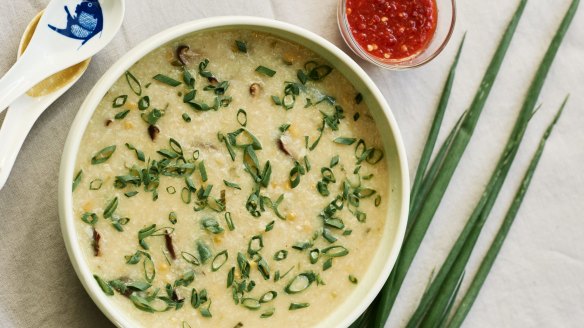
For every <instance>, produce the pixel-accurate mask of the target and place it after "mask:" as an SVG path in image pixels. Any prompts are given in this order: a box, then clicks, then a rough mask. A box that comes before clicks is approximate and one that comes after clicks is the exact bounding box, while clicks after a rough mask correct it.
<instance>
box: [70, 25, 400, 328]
mask: <svg viewBox="0 0 584 328" xmlns="http://www.w3.org/2000/svg"><path fill="white" fill-rule="evenodd" d="M232 28H245V29H251V30H256V31H261V32H267V33H270V34H272V35H275V36H278V37H280V38H283V39H288V40H291V41H293V42H296V43H298V44H301V45H303V46H305V47H307V48H309V49H311V50H312V51H314V52H316V53H318V54H319V55H320V56H322V57H323V58H324V59H326V60H328V61H329V62H330V63H331V64H333V66H334V67H335V68H336V69H337V70H339V71H340V72H341V73H342V74H344V75H345V76H346V77H347V78H348V79H349V81H352V83H353V85H354V86H355V87H356V88H357V90H359V91H360V92H361V93H362V94H363V96H364V97H363V98H364V100H365V102H366V103H367V106H368V107H369V109H370V112H371V115H372V116H373V118H374V119H375V121H376V123H377V126H378V128H379V132H380V133H381V137H382V139H383V140H384V148H385V149H384V152H385V160H386V161H387V162H388V167H389V169H390V179H391V181H390V185H389V190H388V191H387V193H388V202H389V204H388V208H389V210H388V215H387V217H386V222H387V223H386V225H385V231H384V234H383V237H382V239H381V241H380V247H379V249H378V251H377V252H376V253H375V254H372V256H373V258H372V261H371V265H370V268H369V270H368V272H367V274H366V275H365V276H364V277H362V278H361V279H360V281H359V284H358V285H357V287H356V288H355V291H354V292H353V293H352V294H351V296H350V297H349V298H348V299H347V300H346V301H345V302H344V303H342V304H341V306H339V307H338V308H337V309H336V310H335V311H334V312H333V313H332V314H331V315H329V316H328V317H324V318H322V321H321V323H320V324H319V325H318V327H323V328H324V327H347V326H349V325H350V324H351V323H352V322H353V321H354V320H355V319H356V318H357V317H358V316H359V315H360V314H361V313H362V312H363V311H364V310H365V309H366V308H367V306H368V305H369V304H370V303H371V302H372V301H373V299H374V298H375V296H376V295H377V293H378V292H379V290H380V289H381V287H383V284H384V283H385V280H386V279H387V277H388V276H389V273H390V271H391V269H392V268H393V265H394V263H395V261H396V258H397V255H398V252H399V250H400V247H401V244H402V241H403V237H404V233H405V229H406V223H407V212H408V206H409V177H408V167H407V163H406V154H405V151H404V146H403V143H402V140H401V135H400V132H399V129H398V127H397V123H396V122H395V119H394V117H393V115H392V113H391V111H390V109H389V106H388V105H387V103H386V101H385V99H384V98H383V95H382V94H381V92H380V91H379V89H377V87H376V86H375V84H374V83H373V81H371V79H370V78H369V76H367V74H366V73H365V72H364V71H363V69H361V67H359V65H357V63H355V62H354V61H353V60H352V59H351V58H350V57H349V56H347V55H346V54H345V53H344V52H342V51H341V50H340V49H339V48H337V47H336V46H334V45H333V44H332V43H330V42H329V41H327V40H325V39H323V38H322V37H320V36H318V35H316V34H314V33H312V32H309V31H307V30H304V29H302V28H300V27H297V26H294V25H290V24H286V23H282V22H279V21H275V20H270V19H264V18H256V17H214V18H208V19H202V20H197V21H193V22H189V23H185V24H182V25H178V26H175V27H172V28H170V29H167V30H165V31H163V32H160V33H158V34H156V35H154V36H152V37H151V38H149V39H147V40H146V41H144V42H142V43H140V44H139V45H138V46H136V47H135V48H134V49H132V50H131V51H129V52H128V53H127V54H126V55H125V56H123V57H122V58H121V59H120V60H118V61H117V62H116V63H115V64H114V65H113V66H112V67H111V68H110V69H109V70H108V71H107V72H106V73H105V74H104V75H103V77H102V78H101V79H100V80H99V81H98V82H97V83H96V84H95V87H94V88H93V89H92V90H91V92H90V93H89V95H87V98H86V99H85V101H84V102H83V104H82V105H81V108H80V110H79V112H78V113H77V116H76V117H75V120H74V121H73V124H72V126H71V130H70V131H69V136H68V137H67V142H66V143H65V149H64V151H63V157H62V159H61V171H60V175H59V215H60V219H61V230H62V232H63V238H64V239H65V245H66V247H67V252H68V253H69V257H70V259H71V262H72V263H73V267H74V268H75V271H76V272H77V275H78V276H79V279H80V280H81V283H82V284H83V286H84V287H85V290H86V291H87V293H88V294H89V296H91V298H92V299H93V301H94V302H95V304H97V306H98V307H99V308H100V309H101V311H102V312H103V313H104V314H105V315H106V316H107V317H108V318H109V319H110V320H111V321H112V322H113V323H114V324H115V325H117V326H119V327H135V326H136V324H135V323H133V321H132V320H131V318H129V317H128V316H126V315H125V314H124V313H123V312H121V311H120V310H118V309H117V308H116V307H115V306H114V305H113V304H112V302H111V301H110V300H109V299H108V298H107V296H106V295H105V294H104V293H103V292H102V291H101V289H100V288H99V286H98V285H97V283H96V281H95V280H94V279H93V276H92V273H91V271H90V270H89V268H88V266H87V263H86V261H85V258H84V255H83V253H82V251H81V248H80V246H79V244H78V242H77V233H76V230H75V222H74V220H76V219H78V218H75V217H74V216H73V197H72V192H71V185H72V183H73V175H74V174H75V173H74V170H75V160H76V157H77V151H78V149H79V144H80V142H81V139H82V136H83V134H84V132H85V128H86V127H87V124H88V123H89V120H90V118H91V116H92V115H93V112H94V110H95V109H96V107H97V105H98V104H99V102H100V101H101V99H102V97H103V96H104V95H105V93H106V92H107V91H108V90H109V88H110V87H111V86H112V85H113V83H114V82H115V81H116V80H117V79H118V78H119V77H120V76H121V75H122V74H124V72H125V71H126V70H127V69H128V68H130V67H131V66H132V65H133V64H134V63H135V62H136V61H138V60H139V59H140V58H142V57H144V56H145V55H146V54H148V53H149V52H151V51H152V50H154V49H156V48H158V47H160V46H162V45H164V44H166V43H168V42H170V41H172V40H174V39H177V38H181V37H183V36H185V35H188V34H190V33H192V32H197V31H203V30H221V29H232Z"/></svg>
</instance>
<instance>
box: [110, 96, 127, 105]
mask: <svg viewBox="0 0 584 328" xmlns="http://www.w3.org/2000/svg"><path fill="white" fill-rule="evenodd" d="M127 99H128V95H121V96H117V97H116V99H114V102H113V103H112V107H113V108H118V107H122V106H124V104H125V103H126V100H127Z"/></svg>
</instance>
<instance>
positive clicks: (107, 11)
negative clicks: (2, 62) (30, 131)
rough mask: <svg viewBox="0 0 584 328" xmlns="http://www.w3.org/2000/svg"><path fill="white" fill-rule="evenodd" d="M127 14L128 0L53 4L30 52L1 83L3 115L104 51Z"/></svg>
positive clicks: (57, 1)
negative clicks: (51, 78) (38, 86)
mask: <svg viewBox="0 0 584 328" xmlns="http://www.w3.org/2000/svg"><path fill="white" fill-rule="evenodd" d="M124 10H125V4H124V0H52V1H51V2H50V3H49V5H48V6H47V8H46V9H45V12H44V14H43V16H42V17H41V19H40V21H39V23H38V28H37V29H36V31H35V33H34V35H33V37H32V39H31V40H30V44H29V45H28V47H27V49H26V51H25V52H24V53H23V54H22V56H21V57H20V59H19V60H18V61H17V62H16V64H14V66H12V68H11V69H10V70H9V71H8V72H7V73H6V75H4V77H3V78H2V79H0V112H2V111H3V110H4V109H6V107H8V106H9V105H10V104H11V103H12V102H13V101H14V100H16V98H18V97H19V96H20V95H22V94H24V93H25V92H26V91H27V90H29V89H30V88H32V87H33V86H34V85H35V84H37V83H39V82H40V81H42V80H44V79H45V78H47V77H49V76H51V75H53V74H55V73H57V72H59V71H62V70H64V69H65V68H67V67H70V66H71V65H75V64H77V63H80V62H82V61H84V60H85V59H87V58H90V57H91V56H93V55H94V54H95V53H97V52H98V51H100V50H101V49H103V47H105V46H106V45H107V44H108V43H109V42H110V41H111V40H112V39H113V37H114V36H115V35H116V33H117V32H118V30H119V28H120V26H121V25H122V21H123V18H124Z"/></svg>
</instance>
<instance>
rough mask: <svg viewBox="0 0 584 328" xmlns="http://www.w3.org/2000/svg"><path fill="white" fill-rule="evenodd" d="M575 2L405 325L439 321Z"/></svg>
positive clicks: (537, 94) (424, 325)
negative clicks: (462, 223)
mask: <svg viewBox="0 0 584 328" xmlns="http://www.w3.org/2000/svg"><path fill="white" fill-rule="evenodd" d="M578 3H579V0H574V1H573V2H572V5H571V6H570V8H569V10H568V12H567V13H566V15H565V17H564V19H563V21H562V23H561V25H560V27H559V29H558V31H557V32H556V35H555V36H554V38H553V40H552V42H551V44H550V46H549V48H548V50H547V52H546V54H545V56H544V58H543V60H542V62H541V64H540V66H539V68H538V71H537V72H536V74H535V77H534V79H533V81H532V83H531V85H530V88H529V91H528V92H527V95H526V98H525V100H524V103H523V106H522V108H521V112H520V114H519V117H518V118H517V121H516V123H515V126H514V128H513V131H512V133H511V135H510V137H509V140H508V142H507V145H506V147H505V149H504V151H503V154H502V155H501V158H500V160H499V162H498V164H497V167H496V169H495V171H494V172H493V175H492V176H491V179H490V181H489V183H488V185H487V187H486V188H485V191H484V192H483V195H482V197H481V199H480V201H479V203H478V204H477V206H476V207H475V210H474V211H473V213H472V214H471V216H470V217H469V219H468V221H467V223H466V225H465V227H464V229H463V230H462V232H461V233H460V235H459V237H458V239H457V241H456V243H455V244H454V246H453V247H452V249H451V251H450V253H449V254H448V257H447V258H446V260H445V262H444V264H443V265H442V267H441V268H440V271H439V272H438V274H437V275H436V278H435V279H434V281H433V282H432V284H431V285H430V287H429V288H428V291H427V292H426V293H425V295H424V296H423V297H422V299H421V301H420V304H419V306H418V308H417V309H416V311H415V312H414V314H413V315H412V317H411V319H410V322H409V323H408V327H417V326H418V325H420V326H421V327H435V326H436V323H437V322H439V320H440V318H441V316H442V313H443V312H444V309H445V307H447V306H448V302H449V297H450V295H452V294H453V293H454V291H455V289H456V288H457V285H458V281H459V279H460V277H461V275H462V274H463V272H464V270H465V267H466V264H467V262H468V259H469V258H470V255H471V253H472V250H473V248H474V245H475V243H476V241H477V239H478V237H479V234H480V232H481V230H482V227H483V225H484V223H485V221H486V219H487V218H488V215H489V213H490V211H491V209H492V207H493V205H494V203H495V201H496V199H497V196H498V194H499V191H500V190H501V188H502V185H503V183H504V181H505V178H506V176H507V174H508V172H509V169H510V167H511V164H512V162H513V159H514V158H515V155H516V154H517V151H518V149H519V145H520V143H521V140H522V138H523V136H524V134H525V130H526V128H527V124H528V122H529V120H530V119H531V117H532V116H533V114H534V112H535V110H536V109H535V105H536V102H537V99H538V97H539V94H540V92H541V89H542V87H543V84H544V81H545V78H546V76H547V73H548V71H549V69H550V66H551V64H552V62H553V60H554V58H555V55H556V53H557V51H558V48H559V46H560V44H561V41H562V39H563V37H564V35H565V33H566V31H567V29H568V27H569V25H570V23H571V21H572V19H573V17H574V14H575V12H576V10H577V7H578Z"/></svg>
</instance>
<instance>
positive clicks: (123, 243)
mask: <svg viewBox="0 0 584 328" xmlns="http://www.w3.org/2000/svg"><path fill="white" fill-rule="evenodd" d="M408 189H409V182H408V170H407V165H406V157H405V152H404V147H403V144H402V141H401V136H400V132H399V130H398V127H397V124H396V122H395V120H394V118H393V115H392V113H391V111H390V109H389V107H388V105H387V103H386V101H385V99H384V97H383V96H382V94H381V92H380V91H379V90H378V89H377V87H376V86H375V84H374V83H373V82H372V81H371V79H370V78H369V77H368V76H367V74H366V73H365V72H364V71H363V70H362V69H361V68H360V67H359V66H358V65H357V64H356V63H355V62H354V61H353V60H352V59H350V57H348V56H347V55H346V54H345V53H343V52H342V51H341V50H339V49H338V48H337V47H335V46H334V45H332V44H331V43H330V42H328V41H326V40H324V39H323V38H321V37H319V36H317V35H315V34H314V33H311V32H308V31H306V30H304V29H301V28H299V27H296V26H293V25H290V24H286V23H282V22H277V21H274V20H268V19H260V18H251V17H219V18H211V19H203V20H198V21H193V22H189V23H186V24H183V25H179V26H176V27H173V28H170V29H168V30H166V31H163V32H161V33H159V34H157V35H155V36H153V37H151V38H150V39H148V40H146V41H144V42H142V43H141V44H139V45H138V46H136V47H135V48H134V49H133V50H131V51H130V52H128V53H127V54H126V55H125V56H123V57H122V58H120V59H119V60H118V61H117V62H116V63H115V64H114V65H113V66H112V67H111V68H110V69H109V70H108V71H107V72H106V73H105V74H104V75H103V77H102V78H101V79H100V80H99V81H98V83H97V84H96V85H95V87H94V88H93V89H92V91H91V92H90V93H89V95H88V96H87V98H86V99H85V101H84V102H83V104H82V106H81V108H80V110H79V112H78V114H77V116H76V118H75V121H74V122H73V124H72V127H71V130H70V132H69V136H68V138H67V142H66V145H65V149H64V153H63V157H62V163H61V171H60V182H59V204H60V218H61V226H62V231H63V235H64V239H65V244H66V247H67V251H68V253H69V256H70V258H71V262H72V264H73V267H74V269H75V270H76V272H77V275H78V276H79V279H80V280H81V282H82V284H83V286H84V287H85V289H86V290H87V292H88V294H89V296H90V297H91V298H92V299H93V301H94V302H95V303H96V304H97V306H98V307H99V308H100V310H101V311H102V312H103V313H104V314H105V315H106V316H107V317H108V318H109V319H110V320H111V321H112V322H113V323H114V324H115V325H116V326H119V327H177V328H179V327H180V328H182V327H228V328H231V327H348V326H349V325H350V324H351V323H352V322H353V321H354V320H355V319H356V318H357V317H358V316H359V315H360V314H361V313H362V312H363V311H364V310H365V309H366V308H367V306H368V305H369V304H370V303H371V302H372V301H373V299H374V298H375V296H376V295H377V293H378V292H379V290H380V289H381V287H382V286H383V284H384V282H385V280H386V279H387V277H388V276H389V273H390V271H391V269H392V267H393V265H394V262H395V260H396V257H397V255H398V252H399V248H400V246H401V243H402V239H403V236H404V233H405V227H406V223H407V216H406V214H407V209H408V202H409V199H408Z"/></svg>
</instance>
